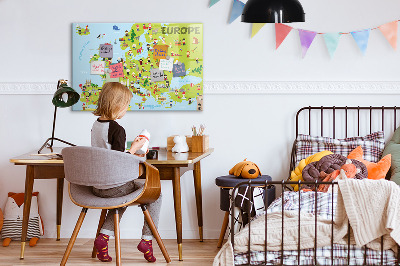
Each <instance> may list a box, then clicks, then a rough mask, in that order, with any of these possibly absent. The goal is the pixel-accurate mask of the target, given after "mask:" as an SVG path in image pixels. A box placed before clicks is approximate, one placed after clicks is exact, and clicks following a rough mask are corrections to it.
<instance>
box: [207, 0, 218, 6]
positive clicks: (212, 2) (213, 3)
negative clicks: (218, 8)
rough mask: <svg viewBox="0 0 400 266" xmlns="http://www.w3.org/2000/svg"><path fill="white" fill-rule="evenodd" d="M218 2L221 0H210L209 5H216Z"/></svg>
mask: <svg viewBox="0 0 400 266" xmlns="http://www.w3.org/2000/svg"><path fill="white" fill-rule="evenodd" d="M218 2H219V0H210V5H209V6H208V7H212V6H213V5H215V4H216V3H218Z"/></svg>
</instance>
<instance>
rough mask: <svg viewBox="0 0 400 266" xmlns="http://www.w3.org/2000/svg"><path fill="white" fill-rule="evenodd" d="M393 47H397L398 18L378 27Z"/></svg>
mask: <svg viewBox="0 0 400 266" xmlns="http://www.w3.org/2000/svg"><path fill="white" fill-rule="evenodd" d="M378 28H379V29H380V30H381V32H382V33H383V35H384V36H385V37H386V39H387V40H388V42H389V43H390V45H391V46H392V47H393V49H395V50H396V48H397V20H396V21H393V22H389V23H386V24H384V25H382V26H379V27H378Z"/></svg>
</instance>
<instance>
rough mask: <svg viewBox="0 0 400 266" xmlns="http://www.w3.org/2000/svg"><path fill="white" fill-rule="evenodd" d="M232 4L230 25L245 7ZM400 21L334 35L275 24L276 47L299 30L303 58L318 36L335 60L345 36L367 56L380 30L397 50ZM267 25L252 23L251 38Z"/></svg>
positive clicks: (240, 3)
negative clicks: (291, 33)
mask: <svg viewBox="0 0 400 266" xmlns="http://www.w3.org/2000/svg"><path fill="white" fill-rule="evenodd" d="M219 1H220V0H210V2H209V7H212V6H213V5H215V4H216V3H218V2H219ZM231 1H232V2H233V3H232V10H231V14H230V16H229V24H231V23H232V22H233V21H235V20H236V19H237V18H238V17H240V15H241V14H242V12H243V9H244V7H245V3H244V2H243V1H244V0H231ZM399 21H400V20H395V21H392V22H389V23H386V24H383V25H380V26H377V27H374V28H369V29H365V30H360V31H351V32H333V33H324V32H315V31H309V30H303V29H298V28H293V27H290V26H288V25H285V24H281V23H275V41H276V47H275V49H278V48H279V47H280V45H281V44H282V43H283V41H284V40H285V39H286V37H287V36H288V35H289V33H290V32H291V31H292V30H298V31H299V36H300V43H301V53H302V57H303V58H304V57H305V56H306V54H307V51H308V49H309V48H310V46H311V44H312V42H313V41H314V39H315V37H316V35H317V34H320V35H322V36H323V38H324V41H325V44H326V48H327V50H328V53H329V56H330V57H331V58H333V56H334V54H335V52H336V49H337V47H338V45H339V41H340V37H341V36H342V35H343V34H351V35H352V36H353V39H354V41H355V42H356V44H357V46H358V47H359V49H360V51H361V53H362V54H363V55H365V53H366V51H367V47H368V41H369V36H370V33H371V31H372V30H378V29H379V30H380V31H381V32H382V34H383V36H385V38H386V40H387V41H388V42H389V44H390V45H391V46H392V48H393V49H394V50H396V49H397V34H398V33H397V31H398V22H399ZM265 24H266V23H252V28H251V38H253V37H254V36H255V35H256V34H257V33H258V32H259V31H260V30H261V29H262V27H264V25H265Z"/></svg>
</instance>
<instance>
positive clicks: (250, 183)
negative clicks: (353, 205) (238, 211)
mask: <svg viewBox="0 0 400 266" xmlns="http://www.w3.org/2000/svg"><path fill="white" fill-rule="evenodd" d="M303 184H304V185H314V186H315V187H314V188H313V191H314V192H317V190H318V187H319V185H331V186H332V191H334V189H335V186H338V182H337V181H331V182H322V181H315V182H305V181H268V180H266V181H252V180H251V179H249V180H248V181H244V182H242V183H239V184H238V185H236V186H235V187H234V188H233V190H232V197H231V213H230V215H231V228H230V230H231V231H230V241H231V244H232V248H233V250H234V249H235V240H234V238H235V233H234V230H235V227H234V222H235V218H234V217H235V205H234V201H235V197H234V195H236V191H237V190H238V189H239V187H243V186H249V187H253V188H256V187H257V188H261V189H263V190H264V193H265V199H268V193H269V190H268V188H269V187H270V186H271V185H275V186H281V189H282V195H281V196H282V197H281V200H282V202H281V203H282V210H281V211H282V231H281V249H280V254H281V255H280V263H276V262H268V261H267V257H268V256H267V254H268V248H267V246H268V245H267V243H268V238H267V237H268V219H267V218H268V212H267V207H268V206H267V204H268V200H264V209H265V214H263V215H265V243H264V261H263V262H257V263H256V264H254V263H252V261H251V223H252V221H251V220H252V219H251V218H250V217H249V219H248V224H247V226H248V229H249V232H248V234H249V235H248V238H249V242H248V243H247V262H248V263H246V264H240V265H285V264H284V227H285V224H284V215H283V214H284V212H285V208H284V196H283V195H284V193H285V190H286V189H287V188H286V186H287V185H299V187H300V185H303ZM252 193H253V191H252V189H250V198H252V196H253V195H252ZM292 193H298V195H299V208H298V228H299V230H298V242H297V265H310V266H311V265H320V264H318V261H317V250H316V249H317V240H318V235H317V216H318V215H317V213H318V205H317V203H318V197H317V195H318V194H317V193H315V201H314V204H315V210H314V213H315V224H314V226H315V233H314V256H313V263H312V264H302V263H301V261H300V256H301V249H300V246H301V245H300V244H301V232H300V222H301V218H300V213H301V209H300V206H301V193H302V191H301V189H299V190H298V191H297V192H292ZM331 194H332V206H331V212H332V213H331V217H332V219H331V241H330V247H331V265H351V264H350V252H351V244H350V224H348V233H347V241H346V242H347V259H346V262H347V263H344V264H334V260H335V257H334V248H333V247H334V241H333V235H334V207H335V206H334V195H335V193H333V192H332V193H331ZM249 216H250V215H249ZM228 241H229V240H228ZM362 248H363V250H364V262H363V265H371V264H367V248H366V246H363V247H362ZM397 248H398V249H399V248H400V246H399V245H397ZM399 251H400V249H399ZM383 256H384V253H383V236H382V237H381V254H380V264H374V265H400V252H398V253H397V256H396V259H395V263H391V264H385V261H384V258H383ZM270 263H272V264H270ZM290 265H293V264H290Z"/></svg>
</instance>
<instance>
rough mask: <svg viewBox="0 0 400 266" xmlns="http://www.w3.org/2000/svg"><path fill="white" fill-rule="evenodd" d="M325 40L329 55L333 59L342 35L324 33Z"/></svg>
mask: <svg viewBox="0 0 400 266" xmlns="http://www.w3.org/2000/svg"><path fill="white" fill-rule="evenodd" d="M323 36H324V40H325V44H326V48H328V52H329V55H330V56H331V58H332V57H333V54H334V53H335V51H336V48H337V46H338V44H339V39H340V36H342V34H340V33H339V32H333V33H324V35H323Z"/></svg>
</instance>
